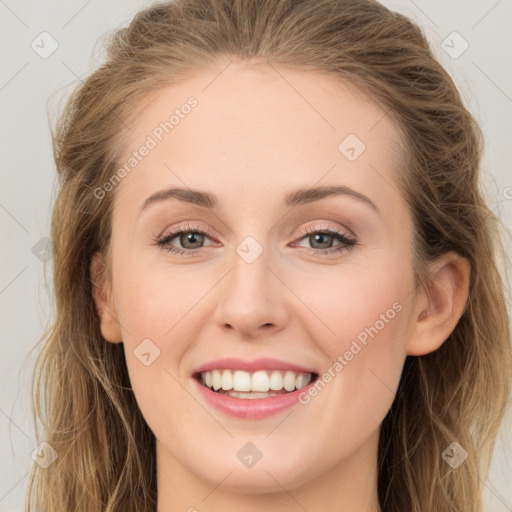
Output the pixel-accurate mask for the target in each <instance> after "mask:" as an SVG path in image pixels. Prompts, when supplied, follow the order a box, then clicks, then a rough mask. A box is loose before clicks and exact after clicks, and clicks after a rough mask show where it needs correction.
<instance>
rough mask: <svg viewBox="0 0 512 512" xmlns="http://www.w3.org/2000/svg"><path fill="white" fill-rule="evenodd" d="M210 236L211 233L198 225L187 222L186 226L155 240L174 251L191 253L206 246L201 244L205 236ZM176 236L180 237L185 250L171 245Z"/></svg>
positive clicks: (164, 247) (158, 244) (179, 239)
mask: <svg viewBox="0 0 512 512" xmlns="http://www.w3.org/2000/svg"><path fill="white" fill-rule="evenodd" d="M210 236H211V235H210V234H209V233H207V232H206V231H203V230H202V229H200V228H198V227H197V226H194V225H190V224H187V225H186V226H183V227H181V228H179V229H175V230H173V231H169V232H167V233H165V234H164V235H162V236H161V237H160V238H157V239H156V240H155V245H157V246H159V247H161V248H162V249H165V250H166V251H169V252H172V253H176V254H182V255H190V254H191V253H193V252H195V250H197V249H202V248H203V247H204V246H201V244H203V243H204V239H205V237H206V238H210ZM175 238H176V239H178V241H179V243H180V244H181V245H182V247H183V248H184V249H185V250H183V249H180V248H179V247H174V246H172V245H171V242H172V241H173V240H174V239H175ZM198 244H199V246H198Z"/></svg>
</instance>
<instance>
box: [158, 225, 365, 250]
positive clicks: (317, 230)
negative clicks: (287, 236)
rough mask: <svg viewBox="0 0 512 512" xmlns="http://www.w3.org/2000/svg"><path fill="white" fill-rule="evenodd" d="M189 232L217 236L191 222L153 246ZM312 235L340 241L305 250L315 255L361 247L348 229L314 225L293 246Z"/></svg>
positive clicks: (295, 240)
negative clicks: (335, 243)
mask: <svg viewBox="0 0 512 512" xmlns="http://www.w3.org/2000/svg"><path fill="white" fill-rule="evenodd" d="M324 222H325V221H324ZM187 232H195V233H199V234H201V235H204V236H206V237H208V238H209V239H212V240H215V241H216V238H215V236H214V235H213V234H212V233H211V230H210V229H209V228H202V227H200V226H199V225H197V224H196V225H194V224H191V221H188V222H187V223H186V224H185V225H181V226H180V225H178V226H176V227H174V228H169V229H168V230H164V231H163V233H162V234H161V235H159V236H158V237H156V238H155V240H154V244H153V245H158V246H160V248H162V249H165V248H166V246H167V245H168V244H169V242H170V241H171V240H173V239H174V238H177V237H178V236H180V235H181V234H183V233H187ZM311 234H327V235H328V236H331V237H333V238H334V239H335V240H338V241H339V242H340V244H339V245H334V246H333V247H328V248H327V249H315V248H303V249H308V251H310V252H311V251H312V252H313V253H315V254H319V253H322V254H331V255H332V253H335V252H337V251H340V250H343V249H351V248H352V247H353V246H355V245H359V244H358V242H357V240H356V238H355V237H354V235H352V233H351V232H350V230H348V229H346V228H342V229H339V228H338V227H333V226H329V225H325V224H324V225H322V226H318V225H314V224H310V225H307V226H305V227H304V228H301V229H300V231H299V232H298V233H297V234H296V235H295V236H294V239H293V241H292V242H291V243H292V244H297V243H298V242H301V241H303V240H304V239H306V238H307V237H308V236H309V235H311ZM208 247H210V246H205V247H198V248H195V249H182V248H180V247H172V249H171V248H167V250H168V251H169V252H175V253H179V254H182V255H185V254H187V255H190V256H192V255H194V254H196V253H197V252H198V251H200V250H202V249H207V248H208Z"/></svg>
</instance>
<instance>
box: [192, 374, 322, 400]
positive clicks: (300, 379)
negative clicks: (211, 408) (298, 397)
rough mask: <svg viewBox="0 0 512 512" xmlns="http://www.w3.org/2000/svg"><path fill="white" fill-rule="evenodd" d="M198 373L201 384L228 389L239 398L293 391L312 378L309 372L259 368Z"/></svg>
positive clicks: (259, 396) (305, 384)
mask: <svg viewBox="0 0 512 512" xmlns="http://www.w3.org/2000/svg"><path fill="white" fill-rule="evenodd" d="M200 375H201V382H202V384H204V385H205V386H207V387H209V388H210V389H213V390H214V391H219V392H222V391H229V392H230V393H229V395H230V396H236V397H239V398H264V397H267V396H274V395H280V394H282V393H285V392H291V391H295V389H302V388H304V387H306V386H307V385H308V384H309V383H310V382H311V378H312V374H311V373H302V372H292V371H289V370H274V371H268V372H267V371H266V370H259V371H257V372H254V373H252V374H251V373H249V372H246V371H243V370H235V371H231V370H212V371H209V372H201V374H200ZM274 391H275V392H276V393H274ZM248 392H251V394H250V395H248ZM279 392H280V393H279Z"/></svg>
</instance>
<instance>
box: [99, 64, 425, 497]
mask: <svg viewBox="0 0 512 512" xmlns="http://www.w3.org/2000/svg"><path fill="white" fill-rule="evenodd" d="M191 97H193V99H191V100H189V98H191ZM187 100H189V102H188V103H187ZM187 105H188V106H187ZM173 115H174V117H173V118H171V116H173ZM170 118H171V119H170ZM165 123H167V124H165ZM127 142H128V146H129V150H128V151H126V154H125V155H124V156H125V159H124V160H123V162H122V164H124V163H125V162H126V163H127V166H126V168H125V173H123V172H121V173H120V176H123V174H126V176H124V177H122V179H121V182H120V183H119V184H117V186H115V187H112V188H114V189H115V195H116V196H115V202H114V210H113V220H112V222H113V231H112V240H111V243H112V253H111V257H112V269H113V273H112V288H111V296H110V303H111V319H112V320H111V322H112V328H111V330H110V331H109V334H106V335H105V337H106V338H107V339H109V338H110V339H109V341H119V340H121V339H122V341H123V343H124V348H125V352H126V359H127V365H128V369H129V374H130V379H131V383H132V386H133V390H134V393H135V396H136V399H137V402H138V404H139V407H140V409H141V411H142V414H143V415H144V418H145V419H146V421H147V423H148V425H149V427H150V428H151V430H152V431H153V432H154V434H155V436H156V438H157V454H158V468H159V471H161V472H162V473H165V474H168V475H171V474H173V475H176V474H177V473H179V472H180V471H181V472H182V474H184V473H187V474H189V475H193V476H194V478H197V479H199V480H202V481H205V482H208V485H207V486H206V487H205V488H207V489H211V488H213V485H216V484H218V483H219V482H220V481H222V480H223V479H224V478H225V480H224V481H223V483H222V486H223V488H228V489H229V488H231V489H242V488H243V489H245V490H247V489H253V490H255V491H260V492H263V491H270V490H276V489H278V490H282V487H284V488H285V489H288V490H291V489H293V488H296V487H297V486H299V485H301V484H305V483H306V482H313V481H315V480H316V479H318V480H319V481H320V480H322V476H324V477H325V475H327V474H331V475H334V474H335V475H336V478H338V477H343V475H344V474H348V473H349V472H350V474H351V477H354V475H358V474H359V475H360V476H361V481H364V480H365V479H368V467H369V464H372V461H374V460H375V459H376V450H377V440H378V430H379V425H380V423H381V422H382V420H383V418H384V416H385V415H386V413H387V411H388V410H389V408H390V406H391V403H392V401H393V398H394V393H395V391H396V388H397V385H398V382H399V379H400V374H401V370H402V367H403V363H404V360H405V357H406V355H407V352H408V340H410V338H411V336H412V335H413V328H414V322H415V320H416V309H415V294H414V293H413V289H414V283H413V269H412V246H411V236H412V223H411V217H410V214H409V213H408V209H407V207H406V204H405V203H404V201H403V200H402V198H401V197H400V195H399V194H398V191H397V186H396V175H397V173H398V172H399V164H400V162H399V155H398V133H397V130H396V129H395V127H394V125H393V123H392V122H391V120H390V118H389V117H388V116H386V115H385V113H384V112H383V111H382V110H381V109H380V108H378V107H377V106H375V105H373V104H371V103H369V102H368V101H366V100H364V99H363V98H362V97H361V96H359V95H356V94H354V93H353V92H351V90H350V89H348V88H347V87H345V86H342V84H340V83H339V82H336V81H334V80H333V79H331V78H328V77H326V76H323V75H316V74H313V73H304V72H299V71H290V70H284V69H281V70H277V69H274V68H272V67H270V66H263V65H261V66H255V65H248V64H241V63H235V62H233V63H231V65H229V66H228V67H227V68H226V69H224V71H223V72H222V73H220V74H217V73H212V72H206V71H204V72H201V73H198V74H197V75H196V76H194V77H193V78H190V79H188V80H187V81H184V82H182V83H180V84H179V85H172V86H170V87H168V88H166V89H164V90H162V91H160V92H159V93H158V95H157V96H155V101H154V102H152V103H151V104H150V105H149V107H148V108H146V109H145V110H144V112H143V114H142V116H141V117H140V119H139V120H138V122H137V124H136V126H133V128H132V130H131V131H130V132H129V139H128V140H127ZM143 147H145V148H146V149H141V148H143ZM134 152H135V153H134ZM130 158H132V160H129V159H130ZM126 169H129V170H128V171H126ZM106 189H108V186H107V187H106ZM173 189H180V192H171V190H173ZM317 189H318V190H319V191H317V192H315V191H314V190H317ZM329 190H330V192H332V193H328V192H329ZM335 190H337V192H336V193H334V191H335ZM193 191H198V192H197V193H193ZM299 191H300V192H299ZM325 191H327V192H325ZM107 193H114V191H112V190H109V191H108V192H107ZM206 194H208V198H209V199H210V201H206V200H205V197H204V195H206ZM212 198H213V201H212V200H211V199H212ZM178 230H183V232H184V233H183V234H182V236H180V234H179V233H178V234H175V232H177V231H178ZM198 232H199V233H198ZM200 232H204V233H206V235H202V234H200ZM168 235H170V236H168ZM159 239H160V240H163V242H162V244H161V245H158V240H159ZM107 322H108V320H107ZM117 322H118V323H117ZM116 328H117V329H118V330H119V333H118V335H113V334H111V333H112V332H113V331H115V329H116ZM104 331H105V332H107V328H105V327H104ZM223 360H225V361H223ZM201 369H204V370H209V372H205V373H202V377H203V378H204V379H205V380H206V381H207V384H210V385H211V386H216V387H218V386H219V385H221V386H222V387H224V388H225V389H224V390H221V391H220V392H219V391H214V390H211V389H209V388H207V387H206V386H205V385H203V384H201V383H200V382H199V380H200V379H201V374H200V375H199V377H198V375H197V372H198V371H200V370H201ZM224 370H230V371H228V372H224ZM315 376H317V379H316V381H314V382H313V381H312V382H310V383H309V384H307V383H308V379H310V378H312V379H314V378H315ZM297 386H298V387H299V388H300V389H299V390H296V391H291V390H292V389H295V387H297ZM303 386H305V387H303ZM233 387H234V388H235V389H234V391H237V390H238V391H237V392H236V393H234V392H233ZM270 387H272V388H275V389H274V390H273V392H272V393H273V394H274V395H275V396H270V397H268V395H269V394H270V392H265V391H264V390H265V389H269V388H270ZM283 387H284V390H283ZM230 389H231V390H232V391H231V392H230V391H229V390H230ZM249 389H252V390H259V391H258V392H259V393H261V394H259V395H253V396H256V397H259V398H254V397H253V398H249V395H251V393H252V392H251V391H248V390H249ZM270 391H272V390H270ZM238 393H239V394H238ZM233 395H235V396H233ZM236 395H238V396H236ZM265 397H266V398H265ZM169 478H170V476H169ZM323 481H325V478H324V479H323ZM280 486H282V487H280Z"/></svg>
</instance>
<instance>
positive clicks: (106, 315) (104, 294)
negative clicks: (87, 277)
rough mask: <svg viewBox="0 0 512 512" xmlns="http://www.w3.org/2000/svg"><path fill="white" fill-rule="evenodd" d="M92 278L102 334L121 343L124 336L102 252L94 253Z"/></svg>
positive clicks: (91, 268) (112, 341) (91, 270)
mask: <svg viewBox="0 0 512 512" xmlns="http://www.w3.org/2000/svg"><path fill="white" fill-rule="evenodd" d="M90 272H91V280H92V285H93V295H94V302H95V303H96V310H97V311H98V315H99V317H100V328H101V334H102V336H103V337H104V338H105V340H107V341H109V342H111V343H121V342H122V341H123V337H122V334H121V328H120V324H119V320H118V319H117V313H116V309H115V304H114V303H113V301H112V294H111V290H110V287H109V285H108V283H107V281H106V279H105V265H104V262H103V257H102V255H101V254H100V253H96V254H94V256H93V257H92V261H91V267H90Z"/></svg>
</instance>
